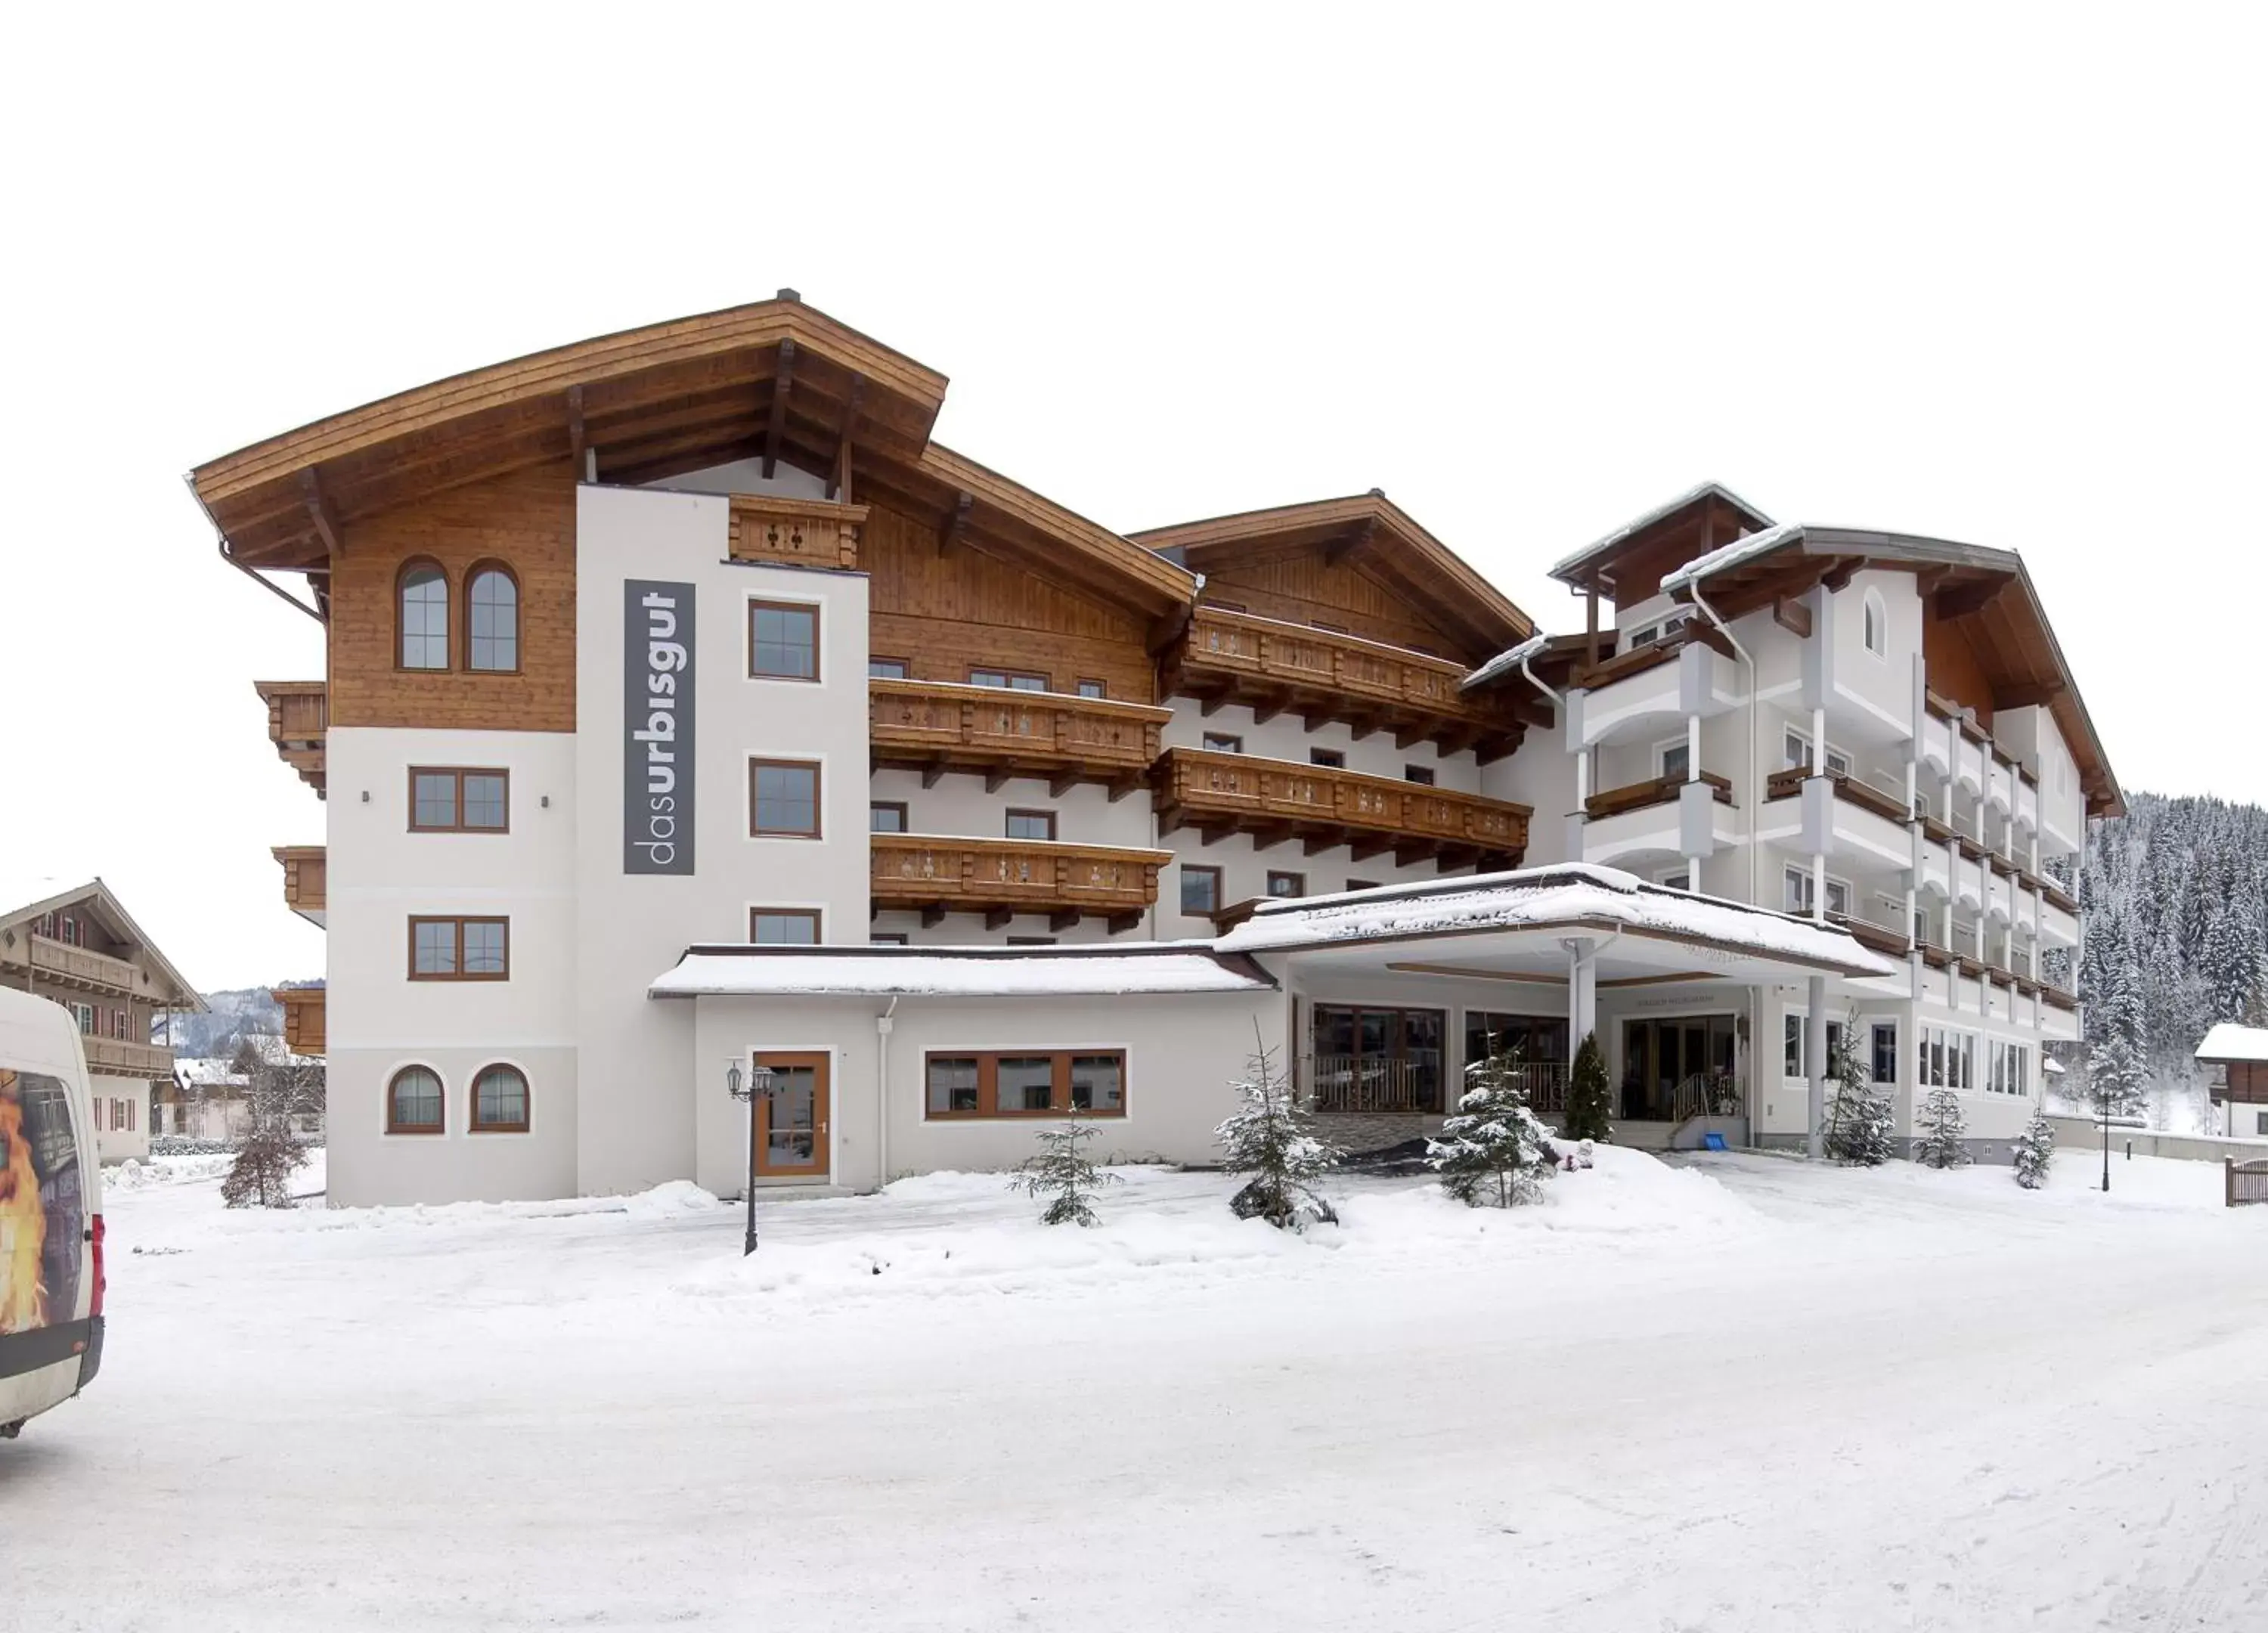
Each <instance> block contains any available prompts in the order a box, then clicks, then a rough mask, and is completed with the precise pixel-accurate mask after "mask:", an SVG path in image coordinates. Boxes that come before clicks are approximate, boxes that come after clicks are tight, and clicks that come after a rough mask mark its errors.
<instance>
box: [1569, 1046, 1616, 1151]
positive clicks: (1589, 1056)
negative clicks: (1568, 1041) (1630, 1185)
mask: <svg viewBox="0 0 2268 1633" xmlns="http://www.w3.org/2000/svg"><path fill="white" fill-rule="evenodd" d="M1567 1137H1568V1138H1569V1139H1571V1140H1596V1141H1598V1142H1599V1143H1600V1144H1605V1143H1606V1142H1607V1141H1609V1140H1611V1139H1612V1138H1614V1137H1615V1122H1614V1091H1613V1090H1612V1089H1611V1088H1610V1087H1609V1085H1608V1083H1607V1057H1606V1056H1604V1055H1603V1054H1602V1053H1601V1052H1600V1050H1599V1034H1598V1033H1595V1032H1587V1033H1584V1034H1583V1041H1582V1043H1581V1044H1580V1046H1579V1047H1578V1048H1576V1050H1575V1063H1574V1064H1573V1065H1572V1066H1571V1067H1569V1068H1568V1070H1567Z"/></svg>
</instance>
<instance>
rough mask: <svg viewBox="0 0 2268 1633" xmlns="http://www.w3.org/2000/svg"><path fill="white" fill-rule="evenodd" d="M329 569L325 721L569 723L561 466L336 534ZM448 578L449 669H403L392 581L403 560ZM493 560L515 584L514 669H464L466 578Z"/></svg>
mask: <svg viewBox="0 0 2268 1633" xmlns="http://www.w3.org/2000/svg"><path fill="white" fill-rule="evenodd" d="M344 541H345V545H346V550H345V553H344V555H341V556H337V557H335V558H334V559H333V561H332V564H331V646H330V668H331V674H330V718H331V721H332V723H333V724H335V725H342V726H357V725H380V726H428V727H439V728H447V729H453V730H458V731H474V730H478V731H497V732H571V731H573V730H574V729H575V478H574V472H573V470H572V469H571V467H569V466H568V465H567V464H566V463H565V462H564V461H562V462H559V463H556V464H552V465H549V466H544V467H539V468H536V469H534V470H528V471H523V472H520V473H518V474H514V475H511V476H506V477H501V478H498V479H497V480H495V481H492V482H481V483H478V484H475V485H474V486H471V487H467V488H460V489H455V490H453V491H452V492H449V493H446V494H442V495H439V496H438V497H433V498H430V499H425V500H423V501H420V502H419V503H417V504H410V505H405V506H404V507H402V508H401V510H398V511H389V512H387V514H386V515H384V516H380V517H376V518H373V519H371V520H369V521H365V522H358V523H353V524H350V525H349V526H347V528H346V529H345V533H344ZM420 558H423V559H430V560H431V561H433V562H434V563H438V565H439V566H440V567H441V569H442V570H444V571H445V572H446V573H447V574H448V577H449V621H450V630H451V639H450V652H451V663H452V667H451V668H449V669H446V670H438V669H416V670H404V669H401V668H399V667H397V666H396V661H395V660H396V659H397V658H398V657H399V656H400V651H399V647H398V644H397V643H398V639H399V636H398V634H397V629H396V616H397V609H396V607H395V605H394V597H395V593H396V590H395V586H396V583H397V581H398V579H399V577H400V575H401V568H402V565H403V563H406V562H409V561H411V560H413V559H420ZM488 561H495V562H501V563H504V565H505V566H507V567H509V568H511V569H512V572H513V574H514V575H515V576H516V577H518V578H519V673H516V674H483V673H468V671H467V670H466V668H465V645H466V642H465V630H466V626H467V622H468V603H467V577H468V570H469V569H470V568H472V567H473V566H474V564H475V563H480V562H488Z"/></svg>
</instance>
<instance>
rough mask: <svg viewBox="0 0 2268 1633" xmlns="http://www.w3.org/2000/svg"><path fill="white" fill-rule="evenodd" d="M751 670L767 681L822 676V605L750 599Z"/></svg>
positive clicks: (754, 675) (755, 675)
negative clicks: (820, 659)
mask: <svg viewBox="0 0 2268 1633" xmlns="http://www.w3.org/2000/svg"><path fill="white" fill-rule="evenodd" d="M748 673H749V675H750V677H751V678H754V679H762V680H817V679H819V608H817V607H814V606H811V605H810V604H809V603H807V602H797V601H750V602H749V603H748Z"/></svg>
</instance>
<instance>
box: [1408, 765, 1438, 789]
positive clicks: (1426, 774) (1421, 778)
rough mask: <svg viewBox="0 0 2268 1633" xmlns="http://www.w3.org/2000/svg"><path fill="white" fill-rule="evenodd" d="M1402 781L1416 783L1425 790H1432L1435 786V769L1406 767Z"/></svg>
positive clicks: (1429, 767)
mask: <svg viewBox="0 0 2268 1633" xmlns="http://www.w3.org/2000/svg"><path fill="white" fill-rule="evenodd" d="M1402 780H1403V782H1405V783H1418V785H1419V786H1421V787H1424V788H1431V787H1432V786H1433V768H1432V767H1431V766H1404V767H1403V768H1402Z"/></svg>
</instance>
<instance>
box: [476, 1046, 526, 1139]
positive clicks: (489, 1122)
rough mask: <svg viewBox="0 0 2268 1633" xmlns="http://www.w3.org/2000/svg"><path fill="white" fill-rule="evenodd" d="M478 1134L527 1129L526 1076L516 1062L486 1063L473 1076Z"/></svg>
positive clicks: (520, 1131) (524, 1131)
mask: <svg viewBox="0 0 2268 1633" xmlns="http://www.w3.org/2000/svg"><path fill="white" fill-rule="evenodd" d="M468 1127H470V1128H471V1129H472V1131H473V1132H474V1133H475V1134H525V1133H527V1076H526V1074H525V1073H523V1072H522V1071H521V1070H519V1067H517V1066H506V1065H504V1064H501V1063H499V1064H497V1065H494V1066H483V1067H482V1068H481V1070H480V1072H479V1074H478V1075H477V1076H475V1078H473V1107H472V1120H471V1122H470V1123H469V1124H468Z"/></svg>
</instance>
